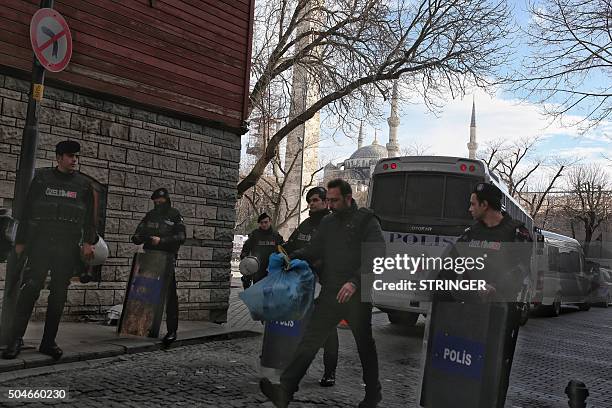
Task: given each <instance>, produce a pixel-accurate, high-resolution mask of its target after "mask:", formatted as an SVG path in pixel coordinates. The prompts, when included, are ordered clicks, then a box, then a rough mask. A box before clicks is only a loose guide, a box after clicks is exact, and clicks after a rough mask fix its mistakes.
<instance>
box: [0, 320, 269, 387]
mask: <svg viewBox="0 0 612 408" xmlns="http://www.w3.org/2000/svg"><path fill="white" fill-rule="evenodd" d="M260 335H261V333H258V332H255V331H251V330H235V331H226V332H221V333H215V334H210V335H195V336H192V337H189V334H188V333H185V336H186V337H185V338H184V339H181V338H179V339H177V340H176V341H175V342H174V343H172V345H171V346H170V347H164V346H163V344H162V342H161V341H160V340H157V339H155V340H146V339H142V340H141V339H130V338H118V339H113V340H108V341H103V342H99V343H94V344H89V345H86V346H83V350H76V351H67V352H65V353H64V355H63V356H62V358H61V359H60V360H58V361H55V360H53V359H52V358H51V357H49V356H46V355H44V354H40V353H38V352H37V351H35V352H34V353H32V354H30V353H28V350H27V349H26V350H24V352H25V353H26V354H25V355H23V354H22V355H21V356H23V357H26V358H16V359H14V360H3V359H0V382H3V381H7V380H12V379H17V378H21V377H29V376H32V375H41V374H45V373H49V372H58V371H65V370H67V369H70V368H73V367H80V365H83V364H84V367H90V366H91V365H92V364H96V363H97V362H101V361H103V360H108V361H111V360H112V361H116V360H117V359H121V358H126V355H129V354H135V353H146V352H150V351H158V350H171V349H174V348H178V347H183V346H190V345H194V344H203V343H209V342H213V341H224V340H233V339H240V338H248V337H256V336H260ZM64 367H66V368H64ZM22 370H24V371H22ZM19 373H22V375H19Z"/></svg>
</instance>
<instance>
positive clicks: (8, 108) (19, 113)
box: [2, 99, 28, 119]
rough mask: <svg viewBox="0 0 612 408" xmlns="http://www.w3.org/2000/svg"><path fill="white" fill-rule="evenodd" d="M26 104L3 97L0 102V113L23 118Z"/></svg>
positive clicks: (26, 107)
mask: <svg viewBox="0 0 612 408" xmlns="http://www.w3.org/2000/svg"><path fill="white" fill-rule="evenodd" d="M27 109H28V105H27V104H26V103H25V102H21V101H16V100H13V99H5V100H4V103H2V114H3V115H4V116H10V117H12V118H20V119H25V117H26V112H27Z"/></svg>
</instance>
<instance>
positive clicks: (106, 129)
mask: <svg viewBox="0 0 612 408" xmlns="http://www.w3.org/2000/svg"><path fill="white" fill-rule="evenodd" d="M100 128H101V133H102V135H103V136H108V137H111V138H114V139H122V140H128V139H129V135H130V128H129V127H128V126H125V125H122V124H120V123H115V122H109V121H102V123H101V124H100Z"/></svg>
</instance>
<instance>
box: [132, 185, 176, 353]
mask: <svg viewBox="0 0 612 408" xmlns="http://www.w3.org/2000/svg"><path fill="white" fill-rule="evenodd" d="M151 200H153V202H154V203H155V207H154V208H153V209H152V210H151V211H149V212H148V213H147V214H146V215H145V217H144V218H143V219H142V221H140V224H138V227H136V232H135V233H134V235H133V236H132V242H133V243H134V244H136V245H140V244H144V249H145V251H146V250H157V251H165V252H169V253H171V254H173V255H174V257H175V258H176V256H177V253H178V250H179V248H180V247H181V245H182V244H183V243H184V242H185V239H186V234H185V224H183V217H182V216H181V213H180V212H179V211H178V210H177V209H176V208H172V203H171V201H170V196H169V194H168V190H166V189H165V188H158V189H157V190H155V191H154V192H153V194H152V195H151ZM168 276H169V277H170V285H169V287H168V294H167V297H166V327H167V329H168V332H167V334H166V336H165V337H164V338H163V343H164V344H165V345H166V346H169V345H170V344H171V343H172V342H173V341H174V340H176V331H177V329H178V311H179V310H178V296H177V293H176V277H175V275H174V264H173V267H172V270H170V271H168Z"/></svg>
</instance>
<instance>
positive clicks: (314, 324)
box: [259, 179, 384, 408]
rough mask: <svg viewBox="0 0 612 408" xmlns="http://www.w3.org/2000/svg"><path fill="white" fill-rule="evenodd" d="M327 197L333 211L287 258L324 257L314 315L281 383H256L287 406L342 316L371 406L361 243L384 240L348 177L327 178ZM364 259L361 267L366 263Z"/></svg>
mask: <svg viewBox="0 0 612 408" xmlns="http://www.w3.org/2000/svg"><path fill="white" fill-rule="evenodd" d="M327 200H328V203H329V208H330V209H331V210H332V214H331V215H329V216H327V217H324V218H323V219H322V220H321V223H320V225H319V229H318V231H317V233H316V234H315V236H314V237H313V238H312V240H311V243H310V245H308V246H306V247H304V248H302V249H299V250H297V251H295V252H293V253H292V254H290V256H291V258H298V259H305V260H307V261H309V262H310V263H313V262H315V261H316V260H317V259H321V260H322V261H323V272H322V273H321V279H320V282H321V286H322V289H321V293H320V294H319V297H318V298H317V299H316V301H315V307H314V311H313V313H312V318H311V320H310V322H309V324H308V326H307V327H306V331H305V333H304V336H303V337H302V340H301V342H300V344H299V345H298V349H297V351H296V353H295V355H294V357H293V359H292V361H291V362H290V363H289V366H288V367H287V368H286V369H285V370H284V372H283V373H282V374H281V377H280V384H272V383H271V382H270V381H269V380H268V379H265V378H264V379H262V380H261V381H260V383H259V386H260V389H261V391H262V392H263V394H264V395H266V396H267V397H268V398H269V399H270V400H271V401H272V402H273V403H274V405H275V406H276V407H283V408H284V407H287V406H288V404H289V401H291V399H292V397H293V394H294V393H295V392H296V391H297V390H298V385H299V383H300V381H301V380H302V378H303V377H304V375H305V374H306V371H307V370H308V367H309V366H310V364H311V363H312V360H313V359H314V357H315V355H316V354H317V352H318V351H319V349H320V348H321V346H323V344H324V342H325V341H326V339H327V338H328V337H329V334H330V333H331V332H332V331H333V330H335V329H336V326H337V324H338V322H339V321H340V320H342V319H346V320H347V321H348V323H349V325H350V329H351V331H352V333H353V337H354V338H355V342H356V343H357V351H358V353H359V358H360V360H361V365H362V368H363V382H364V383H365V398H364V399H363V400H362V401H361V402H360V403H359V408H375V407H377V406H378V403H379V402H380V401H381V399H382V394H381V385H380V382H379V375H378V356H377V353H376V343H375V341H374V338H373V337H372V304H371V303H369V302H362V300H361V288H360V286H361V277H362V265H361V262H362V248H363V246H362V244H364V243H368V244H369V245H367V246H366V247H369V246H376V245H380V244H384V238H383V235H382V230H381V227H380V223H379V222H378V219H377V218H376V217H374V215H373V213H372V212H371V211H369V210H367V209H358V208H357V204H356V203H355V200H353V197H352V190H351V186H350V185H349V184H348V183H347V182H346V181H344V180H341V179H335V180H332V181H330V182H329V183H328V184H327ZM364 256H367V254H364ZM368 264H369V265H371V263H368ZM368 264H364V266H363V267H364V268H365V269H367V266H366V265H368ZM365 269H364V271H365ZM370 272H371V269H370Z"/></svg>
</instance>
